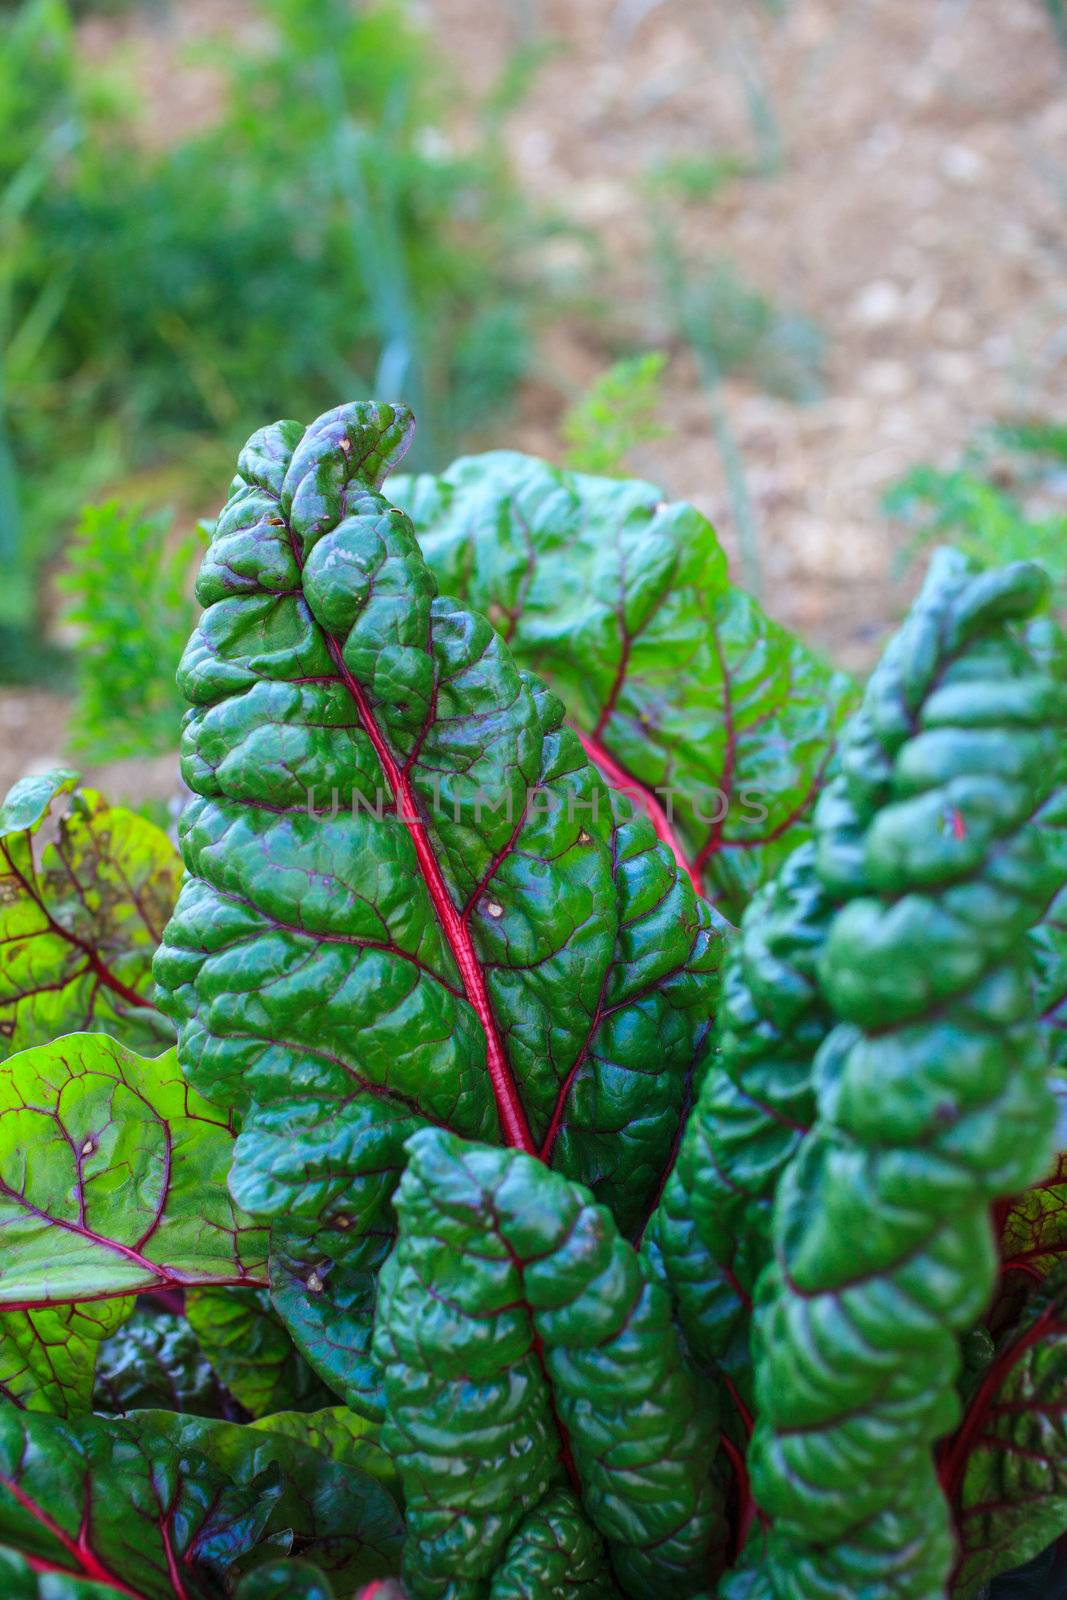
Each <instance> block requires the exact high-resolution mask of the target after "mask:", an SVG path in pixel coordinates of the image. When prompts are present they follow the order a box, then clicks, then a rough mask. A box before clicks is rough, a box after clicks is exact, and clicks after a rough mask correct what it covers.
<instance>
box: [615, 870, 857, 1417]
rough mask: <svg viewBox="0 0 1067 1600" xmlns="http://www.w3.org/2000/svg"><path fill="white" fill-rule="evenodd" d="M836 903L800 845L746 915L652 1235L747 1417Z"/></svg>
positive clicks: (802, 1124) (700, 1351)
mask: <svg viewBox="0 0 1067 1600" xmlns="http://www.w3.org/2000/svg"><path fill="white" fill-rule="evenodd" d="M832 909H833V902H832V901H831V899H830V897H829V896H828V895H827V893H826V891H825V890H824V889H823V887H822V885H821V884H820V882H819V880H818V877H817V874H816V872H815V856H814V845H813V844H811V843H810V842H809V843H806V844H803V845H800V846H799V847H798V848H797V850H795V851H794V852H793V854H792V855H791V856H790V858H789V860H788V861H787V862H786V863H785V865H784V866H783V867H782V868H781V869H780V871H779V873H778V875H777V877H776V878H774V879H772V881H771V882H770V883H768V884H765V885H764V886H763V888H762V889H760V891H759V892H758V893H757V895H756V896H755V897H754V899H753V900H752V901H751V902H750V903H749V905H748V907H747V908H746V911H745V914H744V917H743V919H742V923H741V932H740V936H739V938H738V939H737V940H736V941H735V943H734V946H733V948H732V950H731V952H730V956H729V958H728V961H727V964H726V970H725V975H724V980H723V994H722V1002H721V1008H720V1022H719V1036H718V1043H719V1051H718V1055H717V1056H716V1058H715V1059H714V1061H713V1063H712V1065H711V1067H710V1069H709V1071H708V1072H707V1074H706V1075H705V1078H704V1081H703V1083H702V1085H701V1088H700V1092H699V1095H698V1097H697V1100H696V1104H695V1106H694V1108H693V1113H692V1115H691V1116H690V1118H689V1121H688V1124H687V1126H686V1130H685V1134H684V1136H683V1138H682V1142H681V1147H680V1149H679V1153H678V1160H677V1162H676V1163H675V1166H674V1170H673V1172H672V1173H671V1176H670V1178H669V1180H668V1182H667V1185H666V1188H665V1190H664V1195H663V1199H662V1201H661V1203H660V1206H659V1208H658V1210H657V1212H656V1214H655V1217H654V1219H653V1222H654V1226H653V1227H652V1230H651V1232H650V1234H649V1235H648V1237H647V1240H646V1250H647V1251H649V1252H653V1251H654V1252H655V1253H656V1254H657V1255H658V1257H659V1259H660V1261H661V1262H662V1267H663V1270H664V1272H665V1274H666V1278H667V1281H668V1282H669V1284H670V1287H671V1291H672V1294H673V1296H674V1298H675V1300H676V1302H677V1307H678V1313H679V1316H680V1318H681V1322H682V1326H683V1327H684V1329H685V1333H686V1337H687V1339H688V1341H689V1344H690V1346H691V1348H692V1350H693V1351H694V1353H695V1354H696V1355H697V1356H698V1357H699V1358H700V1359H701V1360H703V1361H705V1362H709V1363H711V1364H713V1365H714V1366H715V1367H716V1368H717V1369H718V1370H719V1371H720V1372H722V1373H725V1374H726V1375H727V1377H728V1379H729V1385H730V1387H731V1389H732V1391H733V1397H734V1401H735V1406H736V1409H737V1410H738V1411H739V1412H740V1413H741V1420H742V1422H744V1420H745V1417H746V1415H747V1409H748V1407H750V1406H751V1403H752V1396H751V1389H752V1374H751V1364H750V1359H749V1349H748V1332H749V1321H750V1313H751V1308H752V1295H753V1291H754V1288H755V1284H756V1280H757V1278H758V1277H759V1274H760V1272H761V1271H762V1269H763V1267H764V1266H765V1265H766V1263H767V1261H768V1260H769V1258H770V1253H771V1216H772V1208H773V1202H774V1196H775V1193H776V1190H777V1186H778V1181H779V1179H780V1177H781V1175H782V1173H783V1171H784V1170H785V1168H786V1166H787V1165H788V1163H789V1161H790V1160H791V1159H792V1157H793V1156H794V1155H795V1154H796V1152H797V1150H798V1148H799V1145H800V1141H801V1140H802V1139H803V1137H804V1135H805V1133H806V1132H807V1131H808V1129H809V1128H810V1127H811V1124H812V1123H813V1121H814V1120H815V1087H814V1084H813V1081H812V1069H813V1065H814V1059H815V1053H816V1051H817V1049H818V1047H819V1045H820V1044H821V1042H822V1040H823V1038H824V1037H825V1035H826V1033H827V1032H828V1030H829V1027H830V1023H831V1016H830V1013H829V1011H828V1008H827V1006H826V1003H825V1001H824V1000H823V998H822V996H821V994H820V992H819V984H818V978H817V975H816V962H817V959H818V956H819V952H820V950H821V949H822V945H823V942H824V940H825V937H826V931H827V928H828V926H829V921H830V915H831V912H832Z"/></svg>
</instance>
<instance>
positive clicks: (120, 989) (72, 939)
mask: <svg viewBox="0 0 1067 1600" xmlns="http://www.w3.org/2000/svg"><path fill="white" fill-rule="evenodd" d="M0 852H2V853H3V857H4V860H5V861H6V862H7V865H8V867H9V869H10V871H11V874H12V876H13V877H15V878H17V879H18V881H19V883H21V885H22V887H23V888H24V889H25V891H26V893H27V894H28V895H29V897H30V899H31V900H32V901H33V903H34V905H35V906H36V907H37V909H38V910H39V911H40V913H41V915H42V916H43V917H44V919H45V921H46V922H47V924H48V926H49V928H50V929H51V930H52V932H53V933H55V934H57V935H58V936H59V938H61V939H65V940H66V942H67V943H68V944H72V945H73V946H74V948H75V949H76V950H80V951H81V952H82V954H83V955H84V956H85V958H86V960H87V961H88V963H89V967H90V969H91V971H93V972H94V973H95V974H96V976H97V977H98V978H99V980H100V982H101V983H102V984H103V985H104V987H105V988H107V989H110V990H111V991H112V992H113V993H114V994H117V995H118V996H119V998H120V999H121V1000H125V1002H126V1004H127V1005H130V1006H144V1007H145V1008H146V1009H147V1010H149V1011H151V1009H152V1002H151V1000H146V999H145V997H144V995H141V994H138V993H137V991H136V990H135V989H131V988H130V987H129V986H128V985H127V984H125V983H123V981H122V979H121V978H117V977H116V976H115V974H114V973H113V972H112V971H111V968H110V967H108V966H107V965H106V964H105V963H104V961H103V960H102V959H101V957H100V954H99V952H98V951H96V950H95V949H94V948H93V946H92V945H91V944H86V942H85V940H84V939H79V938H78V935H77V934H76V933H72V932H71V931H70V929H69V928H64V926H63V924H62V923H61V922H57V921H56V920H55V918H54V917H53V916H52V914H51V912H50V911H49V910H48V907H47V906H46V905H45V903H44V901H43V900H42V899H41V898H40V896H39V895H38V894H36V893H35V892H34V888H33V885H32V884H31V883H30V882H29V881H28V880H27V878H26V877H25V876H24V874H23V873H21V872H20V871H19V869H18V867H16V865H15V863H14V861H12V859H11V855H10V852H9V851H8V848H7V846H6V845H3V844H0ZM26 937H27V938H31V937H32V935H30V934H27V935H26ZM34 992H36V991H34Z"/></svg>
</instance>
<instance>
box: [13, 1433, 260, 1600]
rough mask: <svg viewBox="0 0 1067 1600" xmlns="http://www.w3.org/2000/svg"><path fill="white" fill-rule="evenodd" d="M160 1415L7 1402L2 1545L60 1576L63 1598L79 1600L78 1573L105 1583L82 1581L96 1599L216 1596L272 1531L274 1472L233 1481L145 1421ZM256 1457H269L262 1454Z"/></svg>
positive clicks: (46, 1593)
mask: <svg viewBox="0 0 1067 1600" xmlns="http://www.w3.org/2000/svg"><path fill="white" fill-rule="evenodd" d="M163 1415H167V1414H166V1413H154V1412H145V1413H142V1415H141V1417H139V1418H136V1419H132V1418H131V1419H121V1420H116V1419H113V1418H103V1417H82V1418H80V1419H79V1420H78V1421H76V1422H68V1421H63V1420H61V1419H59V1418H57V1417H45V1416H36V1415H32V1414H30V1413H20V1412H16V1411H12V1410H0V1545H3V1546H6V1547H8V1548H10V1549H11V1550H13V1551H16V1552H18V1554H19V1555H20V1556H21V1557H22V1558H23V1560H24V1563H26V1564H28V1565H29V1566H30V1568H31V1569H32V1570H33V1571H35V1572H39V1573H47V1574H49V1575H50V1577H51V1576H52V1575H54V1576H55V1577H56V1582H57V1591H58V1593H59V1594H60V1595H62V1596H63V1597H64V1600H66V1595H67V1594H68V1593H69V1594H70V1595H71V1597H74V1596H79V1600H80V1596H81V1594H82V1590H81V1589H80V1588H79V1587H76V1586H74V1582H73V1580H77V1579H81V1580H87V1582H88V1583H90V1584H92V1585H100V1589H99V1591H98V1590H97V1589H96V1588H95V1587H90V1588H87V1589H86V1591H85V1593H86V1595H87V1596H88V1595H91V1596H93V1600H96V1595H97V1593H98V1592H99V1593H106V1594H107V1595H114V1594H115V1593H116V1592H117V1593H119V1594H122V1595H129V1596H130V1597H131V1600H175V1596H179V1595H180V1596H183V1597H184V1600H216V1597H217V1596H218V1595H219V1594H220V1592H222V1590H221V1579H222V1575H223V1574H224V1573H225V1572H227V1571H228V1570H229V1569H230V1568H231V1567H232V1566H233V1565H234V1564H235V1563H236V1562H238V1561H239V1560H240V1559H241V1558H242V1557H243V1556H245V1555H246V1554H247V1553H248V1552H250V1551H251V1550H253V1549H254V1548H255V1546H256V1545H257V1544H258V1543H259V1541H260V1540H261V1538H262V1537H263V1535H264V1532H265V1530H266V1528H267V1526H268V1524H269V1522H270V1520H271V1517H272V1514H273V1512H274V1510H275V1506H276V1504H277V1502H278V1498H279V1494H280V1487H279V1484H278V1474H277V1470H276V1469H275V1470H271V1469H269V1468H268V1469H267V1470H266V1471H262V1470H261V1471H259V1472H258V1474H256V1473H254V1472H251V1471H248V1470H246V1471H245V1473H244V1474H243V1476H242V1480H241V1481H240V1482H237V1481H234V1479H233V1478H232V1477H231V1476H230V1475H229V1474H227V1473H226V1472H225V1471H223V1470H221V1469H220V1468H219V1467H218V1466H216V1465H215V1464H214V1462H212V1461H211V1460H210V1459H208V1457H206V1456H204V1455H201V1454H194V1453H193V1452H192V1451H190V1450H181V1451H179V1450H178V1449H177V1448H175V1447H173V1446H172V1445H171V1443H170V1442H169V1441H168V1440H167V1439H166V1438H165V1436H164V1435H163V1433H161V1431H160V1430H158V1429H154V1428H152V1427H151V1426H148V1425H146V1422H145V1419H150V1418H152V1417H157V1416H163ZM171 1420H172V1421H174V1422H179V1423H180V1422H181V1421H182V1420H183V1419H181V1418H172V1419H171ZM234 1431H235V1432H238V1433H239V1432H241V1430H240V1429H235V1430H234ZM249 1464H251V1465H252V1466H255V1467H259V1466H261V1465H262V1464H261V1463H260V1462H258V1460H255V1458H254V1456H252V1457H250V1458H249V1461H248V1462H246V1463H245V1465H246V1467H247V1466H248V1465H249ZM15 1570H16V1571H17V1570H18V1568H17V1565H16V1566H15ZM2 1571H3V1566H2V1565H0V1572H2ZM64 1579H65V1580H66V1582H68V1583H70V1584H71V1587H70V1588H69V1589H68V1588H67V1587H66V1584H65V1583H64V1581H63V1580H64ZM61 1584H62V1586H60V1585H61ZM16 1592H17V1591H16ZM28 1592H29V1593H30V1594H31V1595H33V1594H34V1593H35V1591H34V1590H33V1589H30V1590H29V1591H28ZM44 1597H47V1600H51V1597H52V1590H50V1589H47V1588H45V1589H43V1590H42V1600H44Z"/></svg>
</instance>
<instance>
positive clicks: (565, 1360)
mask: <svg viewBox="0 0 1067 1600" xmlns="http://www.w3.org/2000/svg"><path fill="white" fill-rule="evenodd" d="M408 1148H409V1151H410V1160H409V1164H408V1167H407V1170H406V1172H405V1174H404V1177H403V1179H402V1181H401V1184H400V1188H399V1191H398V1194H397V1202H396V1203H397V1210H398V1213H399V1217H400V1233H399V1237H398V1242H397V1246H396V1249H395V1251H394V1252H393V1254H392V1255H391V1256H390V1258H389V1260H388V1262H387V1263H386V1266H385V1268H384V1269H383V1273H382V1282H381V1293H380V1297H379V1305H378V1318H377V1324H376V1334H375V1344H376V1349H377V1353H378V1355H379V1358H380V1360H381V1363H382V1366H383V1368H384V1371H385V1387H386V1397H387V1402H388V1412H387V1418H386V1423H385V1427H384V1430H383V1434H382V1442H383V1444H384V1446H385V1448H386V1450H388V1451H389V1453H390V1454H391V1455H392V1456H393V1458H394V1459H395V1461H396V1463H397V1466H398V1468H399V1471H400V1476H401V1480H402V1482H403V1485H404V1490H405V1496H406V1503H407V1523H408V1544H407V1550H406V1554H405V1561H404V1576H405V1582H406V1584H407V1586H408V1588H409V1589H410V1591H411V1594H412V1596H413V1600H434V1597H444V1596H446V1595H447V1596H448V1600H465V1597H469V1600H478V1597H487V1596H498V1595H499V1596H504V1595H507V1596H511V1595H513V1594H516V1593H518V1594H522V1593H523V1592H524V1590H523V1589H522V1587H521V1584H522V1583H523V1582H524V1581H526V1579H525V1578H524V1576H523V1575H524V1574H525V1573H528V1572H529V1571H530V1570H531V1564H532V1563H534V1562H535V1561H540V1560H541V1559H542V1556H541V1552H543V1551H544V1550H545V1549H546V1541H547V1539H548V1537H549V1529H550V1528H551V1527H552V1526H553V1525H554V1526H555V1527H556V1529H557V1532H558V1533H559V1535H560V1537H563V1535H564V1532H565V1535H566V1539H567V1541H568V1548H569V1549H570V1550H571V1552H572V1554H571V1556H570V1557H569V1558H568V1559H569V1565H570V1571H569V1575H568V1576H569V1579H570V1584H569V1586H568V1585H567V1584H566V1583H564V1585H563V1587H557V1588H555V1589H551V1588H550V1589H547V1590H545V1591H544V1592H546V1593H549V1594H559V1595H561V1596H570V1595H575V1596H579V1595H581V1594H584V1593H587V1592H588V1593H590V1594H594V1595H599V1594H610V1593H611V1589H610V1586H609V1579H608V1573H607V1569H606V1568H604V1567H603V1566H602V1565H600V1563H599V1562H598V1560H597V1555H596V1551H597V1542H596V1539H595V1538H594V1537H593V1534H592V1531H591V1529H587V1528H582V1527H581V1526H579V1525H577V1524H576V1518H577V1515H578V1508H577V1505H576V1504H575V1503H574V1502H573V1500H572V1499H571V1498H570V1497H569V1496H568V1497H567V1498H566V1499H564V1500H560V1499H559V1498H558V1492H559V1491H565V1490H566V1489H567V1485H568V1482H569V1484H570V1488H571V1490H573V1491H575V1492H576V1493H577V1494H578V1495H579V1496H580V1500H581V1504H582V1507H583V1508H584V1513H585V1516H586V1517H587V1518H588V1520H589V1522H590V1523H591V1524H592V1528H593V1529H595V1530H596V1531H597V1533H598V1534H599V1535H600V1536H601V1537H602V1538H603V1540H604V1542H605V1544H606V1546H607V1549H608V1552H609V1554H610V1560H611V1569H612V1571H613V1573H614V1578H615V1581H616V1582H617V1583H618V1584H619V1586H620V1588H621V1589H622V1591H623V1592H624V1593H625V1594H627V1595H630V1596H635V1597H645V1596H647V1597H653V1596H656V1595H659V1594H663V1593H670V1594H672V1595H677V1596H685V1595H695V1594H697V1593H698V1592H700V1591H702V1590H704V1589H705V1587H706V1585H707V1582H708V1580H709V1578H711V1577H713V1576H714V1574H715V1571H716V1570H717V1565H719V1564H721V1557H722V1549H723V1543H724V1530H723V1524H722V1516H721V1507H720V1505H719V1500H718V1491H717V1488H716V1487H715V1484H714V1482H713V1477H712V1457H713V1453H714V1432H713V1428H714V1408H713V1406H711V1405H708V1404H705V1403H704V1401H705V1396H703V1395H702V1394H701V1393H700V1391H699V1389H698V1385H697V1381H696V1379H695V1378H694V1376H693V1374H692V1373H691V1371H690V1370H689V1368H688V1366H687V1364H686V1362H685V1358H684V1356H683V1354H682V1349H681V1345H680V1342H679V1341H678V1339H677V1337H676V1336H675V1334H674V1332H673V1328H672V1323H671V1315H670V1304H669V1300H668V1297H667V1295H666V1294H665V1293H664V1291H663V1290H662V1289H661V1287H660V1286H659V1285H658V1284H655V1283H651V1282H649V1281H648V1279H647V1278H646V1276H645V1274H644V1273H643V1272H642V1270H641V1264H640V1258H639V1256H638V1255H637V1253H636V1252H635V1251H634V1249H633V1248H632V1246H630V1245H629V1244H627V1243H626V1242H625V1241H624V1240H623V1239H622V1238H620V1236H619V1234H618V1232H617V1230H616V1228H615V1225H614V1223H613V1222H612V1219H611V1217H610V1214H609V1213H608V1212H607V1211H606V1210H605V1209H604V1208H603V1207H602V1206H597V1205H595V1204H594V1203H593V1200H592V1197H591V1195H590V1194H589V1191H588V1190H587V1189H584V1188H583V1187H581V1186H580V1185H577V1184H572V1183H569V1182H568V1181H567V1180H566V1179H565V1178H563V1177H561V1176H560V1175H559V1174H558V1173H554V1172H551V1171H550V1170H549V1169H548V1168H547V1167H545V1166H544V1165H543V1164H542V1163H540V1162H538V1161H536V1160H534V1159H533V1158H532V1157H530V1156H528V1155H525V1154H524V1153H523V1152H520V1151H514V1150H498V1149H491V1148H488V1147H485V1146H479V1145H471V1144H467V1143H465V1142H464V1141H463V1140H460V1139H458V1138H456V1137H455V1135H453V1134H450V1133H446V1132H443V1131H442V1130H440V1129H436V1128H426V1129H424V1130H423V1131H422V1132H420V1133H419V1134H417V1135H416V1136H415V1137H414V1138H413V1139H412V1140H411V1141H410V1142H409V1146H408ZM546 1496H549V1497H550V1498H549V1499H547V1500H546V1498H545V1497H546ZM553 1537H555V1535H553ZM545 1570H546V1582H547V1581H551V1579H552V1576H553V1574H552V1569H551V1568H546V1569H545ZM579 1572H581V1573H582V1574H583V1580H582V1581H583V1584H584V1585H585V1587H581V1586H579V1585H578V1583H577V1582H576V1581H575V1580H576V1575H577V1574H578V1573H579ZM494 1574H495V1576H494ZM498 1585H502V1587H498ZM516 1585H519V1587H518V1588H516ZM530 1592H534V1591H530ZM536 1592H538V1593H540V1592H542V1591H540V1590H538V1591H536Z"/></svg>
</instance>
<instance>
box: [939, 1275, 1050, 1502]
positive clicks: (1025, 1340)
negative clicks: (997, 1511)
mask: <svg viewBox="0 0 1067 1600" xmlns="http://www.w3.org/2000/svg"><path fill="white" fill-rule="evenodd" d="M1059 1320H1060V1317H1059V1311H1058V1308H1057V1307H1056V1306H1055V1305H1051V1306H1048V1307H1046V1309H1045V1310H1044V1311H1043V1312H1042V1313H1041V1315H1040V1316H1039V1317H1038V1318H1037V1319H1036V1321H1035V1322H1034V1323H1033V1324H1032V1326H1031V1327H1029V1328H1028V1329H1027V1331H1026V1332H1025V1333H1024V1334H1023V1335H1022V1337H1021V1338H1019V1339H1017V1340H1016V1341H1015V1343H1014V1344H1011V1345H1009V1346H1008V1348H1007V1349H1006V1350H1004V1351H1002V1352H1001V1354H1000V1356H999V1357H998V1358H997V1360H995V1361H994V1362H993V1364H992V1366H991V1367H990V1368H989V1370H988V1372H987V1373H986V1375H985V1377H984V1378H983V1379H982V1382H981V1383H980V1384H979V1386H978V1388H977V1390H976V1391H975V1394H974V1397H973V1399H972V1400H971V1403H970V1405H969V1406H968V1408H967V1415H966V1416H965V1417H964V1419H963V1422H962V1424H961V1425H960V1427H959V1429H958V1430H957V1432H956V1433H955V1435H954V1436H953V1437H952V1438H951V1439H950V1440H949V1441H948V1444H947V1446H946V1448H945V1450H944V1453H943V1454H942V1457H941V1460H940V1462H939V1464H938V1477H939V1478H940V1480H941V1489H942V1492H943V1493H944V1496H945V1499H946V1500H947V1501H948V1503H949V1505H950V1506H952V1507H953V1508H954V1509H955V1507H956V1502H957V1500H958V1498H959V1494H960V1490H961V1489H962V1487H963V1480H964V1476H965V1474H966V1471H967V1462H968V1461H969V1460H970V1457H971V1452H972V1451H973V1450H974V1447H975V1445H976V1444H977V1443H978V1440H979V1438H980V1436H981V1433H982V1429H983V1427H984V1425H985V1421H986V1418H987V1416H988V1414H989V1410H990V1408H991V1406H992V1405H993V1403H994V1401H995V1399H996V1396H997V1394H998V1392H999V1391H1000V1389H1002V1388H1003V1386H1004V1384H1005V1383H1006V1382H1007V1379H1008V1376H1009V1374H1010V1372H1011V1370H1012V1368H1013V1367H1015V1366H1017V1365H1018V1363H1019V1362H1020V1361H1021V1360H1022V1358H1023V1356H1024V1355H1025V1354H1026V1352H1027V1351H1028V1350H1030V1349H1032V1348H1033V1346H1034V1345H1035V1344H1039V1343H1040V1342H1041V1340H1042V1339H1043V1338H1044V1337H1045V1335H1046V1334H1047V1333H1050V1332H1051V1331H1052V1330H1053V1329H1054V1328H1055V1327H1056V1326H1057V1324H1059Z"/></svg>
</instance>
